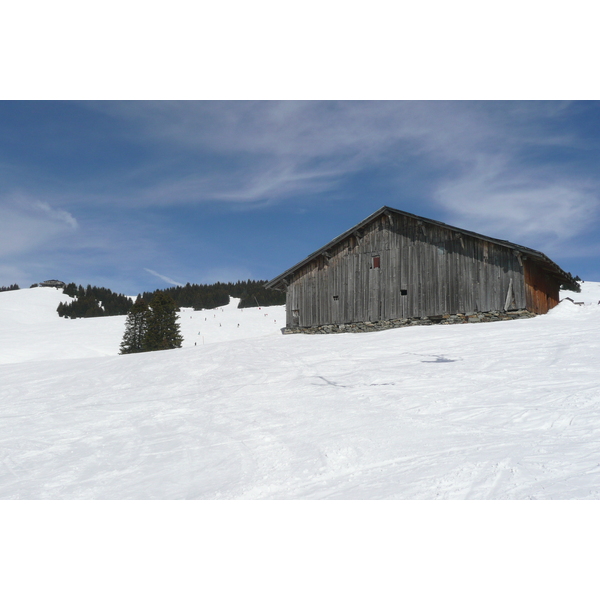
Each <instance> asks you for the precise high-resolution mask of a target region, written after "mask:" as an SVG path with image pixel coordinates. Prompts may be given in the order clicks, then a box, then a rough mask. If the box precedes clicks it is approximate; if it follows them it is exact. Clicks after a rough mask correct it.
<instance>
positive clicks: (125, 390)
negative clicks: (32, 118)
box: [0, 283, 600, 499]
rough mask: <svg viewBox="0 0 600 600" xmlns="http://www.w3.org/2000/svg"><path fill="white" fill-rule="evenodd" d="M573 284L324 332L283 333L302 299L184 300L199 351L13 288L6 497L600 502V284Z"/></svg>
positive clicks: (4, 308)
mask: <svg viewBox="0 0 600 600" xmlns="http://www.w3.org/2000/svg"><path fill="white" fill-rule="evenodd" d="M11 295H12V296H11ZM568 295H570V296H571V297H573V299H574V300H575V301H577V302H580V301H584V302H586V304H585V305H583V306H579V305H575V304H572V303H570V302H563V303H561V304H560V305H559V306H558V307H557V308H555V309H554V310H552V311H551V312H550V313H549V314H548V315H544V316H539V317H536V318H535V319H528V320H521V321H511V322H501V323H481V324H468V325H455V326H441V325H440V326H430V327H412V328H404V329H397V330H389V331H382V332H374V333H361V334H336V335H322V336H302V335H292V336H281V335H279V329H280V327H283V325H284V308H283V307H268V308H263V309H262V310H260V311H259V310H258V309H245V310H244V311H243V313H242V311H241V310H237V309H235V308H234V306H233V305H232V304H230V305H229V306H228V307H224V309H223V310H220V309H217V310H216V311H198V312H194V313H192V311H186V310H183V311H182V313H181V321H180V322H181V325H182V330H183V332H184V336H185V344H184V346H185V347H184V348H181V349H177V350H170V351H165V352H153V353H145V354H137V355H127V356H116V353H117V351H118V344H119V342H120V339H121V336H122V332H123V325H124V317H102V318H98V319H77V320H75V321H72V320H68V319H59V318H58V316H56V313H55V312H54V315H50V312H49V309H50V305H51V304H52V306H51V309H52V311H55V310H56V306H57V305H58V302H59V301H61V298H60V297H59V296H61V294H60V293H59V292H58V296H57V294H56V290H44V289H39V288H37V289H34V290H19V291H16V292H4V293H2V294H0V319H1V323H2V328H1V331H2V334H1V335H2V338H1V342H2V343H1V345H0V347H1V348H2V350H1V352H0V362H2V363H4V364H0V382H1V387H0V440H2V443H1V444H0V498H57V499H58V498H106V499H108V498H110V499H124V498H137V499H145V498H161V499H178V498H206V499H222V498H251V499H261V498H281V499H284V498H315V499H318V498H355V499H379V498H411V499H430V498H445V499H463V498H469V499H471V498H474V499H475V498H476V499H486V498H494V499H517V498H519V499H521V498H548V499H550V498H553V499H561V498H562V499H570V498H598V497H599V496H600V434H599V433H598V423H600V377H599V376H598V368H597V358H598V355H599V345H600V306H599V305H598V304H597V302H598V300H600V284H598V283H586V284H584V290H583V292H582V294H580V295H574V294H572V293H568ZM6 296H8V297H9V298H8V299H6V298H5V297H6ZM574 296H576V297H574ZM56 298H58V299H56ZM51 300H52V301H51ZM54 300H56V302H54ZM265 313H266V315H267V316H265ZM44 315H46V316H44ZM50 317H52V318H50ZM188 317H192V318H191V319H190V318H188ZM211 318H212V321H211V320H210V319H211ZM271 318H272V320H271ZM205 319H206V320H205ZM187 321H189V323H187ZM274 321H277V322H276V323H275V322H274ZM238 322H239V324H240V327H239V328H238V327H237V324H238ZM218 323H220V326H218V325H217V324H218ZM198 331H200V332H201V333H200V335H198ZM203 335H204V336H205V340H204V344H203V345H201V344H200V343H199V341H200V339H201V338H202V336H203ZM219 336H220V337H219ZM194 343H196V344H197V345H196V346H194ZM115 344H116V349H115ZM12 347H14V348H16V353H15V354H13V353H12ZM73 355H76V356H73Z"/></svg>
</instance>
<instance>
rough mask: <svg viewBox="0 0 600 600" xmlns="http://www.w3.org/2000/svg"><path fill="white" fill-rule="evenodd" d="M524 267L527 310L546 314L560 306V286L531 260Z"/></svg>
mask: <svg viewBox="0 0 600 600" xmlns="http://www.w3.org/2000/svg"><path fill="white" fill-rule="evenodd" d="M524 266H525V296H526V303H527V310H529V311H531V312H533V313H537V314H545V313H547V312H548V311H549V310H550V309H551V308H554V307H555V306H556V305H557V304H558V302H559V289H560V286H559V285H558V283H557V282H556V281H555V280H554V279H552V278H551V277H549V276H548V275H547V274H546V273H545V272H544V271H543V270H542V269H541V268H540V267H539V266H537V265H536V264H534V263H533V262H531V261H530V260H526V261H525V263H524Z"/></svg>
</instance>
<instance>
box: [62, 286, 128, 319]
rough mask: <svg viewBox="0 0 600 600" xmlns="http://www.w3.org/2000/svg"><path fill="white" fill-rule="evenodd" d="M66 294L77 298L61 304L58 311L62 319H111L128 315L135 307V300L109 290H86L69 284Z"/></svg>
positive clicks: (96, 288)
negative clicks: (115, 316)
mask: <svg viewBox="0 0 600 600" xmlns="http://www.w3.org/2000/svg"><path fill="white" fill-rule="evenodd" d="M63 293H64V294H67V296H70V297H71V298H75V300H73V302H70V303H69V302H64V303H63V302H61V303H60V304H59V305H58V308H57V309H56V310H57V312H58V315H59V316H60V317H65V318H67V317H69V318H71V319H76V318H78V317H110V316H114V315H126V314H127V313H128V312H129V310H130V309H131V307H132V306H133V300H132V299H131V298H128V297H127V296H124V295H123V294H117V293H115V292H113V291H111V290H109V289H107V288H103V287H96V286H91V285H88V286H87V287H86V288H84V287H83V286H81V285H80V286H78V285H77V284H75V283H69V284H68V285H67V286H66V287H65V289H64V290H63Z"/></svg>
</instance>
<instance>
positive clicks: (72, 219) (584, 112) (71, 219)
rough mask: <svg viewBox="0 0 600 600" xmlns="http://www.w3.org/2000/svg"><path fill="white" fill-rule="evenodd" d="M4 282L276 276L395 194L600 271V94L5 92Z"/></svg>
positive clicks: (598, 275) (1, 105)
mask: <svg viewBox="0 0 600 600" xmlns="http://www.w3.org/2000/svg"><path fill="white" fill-rule="evenodd" d="M0 123H1V127H0V285H9V284H12V283H18V284H19V285H21V286H22V287H26V286H29V285H30V284H31V283H34V282H39V281H42V280H44V279H50V278H57V279H62V280H64V281H76V282H77V283H82V284H84V285H85V284H87V283H91V284H93V285H100V286H106V287H110V288H111V289H113V290H114V291H118V292H122V293H126V294H136V293H138V292H141V291H145V290H153V289H156V288H161V287H167V286H169V285H172V284H175V283H181V284H185V283H186V282H188V281H189V282H192V283H211V282H214V281H217V280H221V281H235V280H238V279H247V278H253V279H271V278H272V277H275V276H276V275H278V274H279V273H281V272H282V271H284V270H285V269H287V268H288V267H290V266H292V265H293V264H294V263H296V262H298V261H300V260H302V259H303V258H304V257H306V256H307V255H308V254H310V253H311V252H313V251H314V250H316V249H317V248H318V247H320V246H321V245H323V244H325V243H326V242H328V241H329V240H331V239H332V238H334V237H335V236H337V235H339V234H340V233H342V232H343V231H345V230H346V229H348V228H349V227H351V226H352V225H354V224H355V223H357V222H358V221H360V220H362V219H364V218H365V217H366V216H368V215H369V214H370V213H372V212H374V211H375V210H377V209H378V208H380V207H381V206H383V205H389V206H392V207H394V208H398V209H401V210H405V211H408V212H412V213H416V214H418V215H422V216H425V217H429V218H433V219H437V220H441V221H444V222H446V223H449V224H452V225H456V226H458V227H463V228H465V229H470V230H473V231H477V232H479V233H482V234H486V235H490V236H493V237H499V238H502V239H508V240H510V241H512V242H515V243H519V244H523V245H525V246H529V247H531V248H535V249H536V250H540V251H542V252H544V253H546V254H547V255H548V256H549V257H550V258H551V259H553V260H554V261H556V262H557V263H558V264H559V265H560V266H561V267H563V268H564V269H565V270H567V271H571V272H572V273H573V274H574V275H575V274H578V275H579V276H580V277H582V278H583V279H587V280H596V281H599V280H600V265H599V260H598V259H599V257H600V200H599V194H598V189H599V181H598V180H599V178H600V168H599V167H600V151H599V150H600V148H599V146H600V104H599V103H598V102H549V101H524V102H489V101H482V102H476V101H465V102H461V101H448V102H442V101H431V102H420V101H398V102H396V101H365V102H359V101H341V102H332V101H323V102H312V101H299V102H293V101H282V102H276V101H265V102H260V101H256V102H243V101H222V102H221V101H198V102H196V101H183V102H160V101H159V102H151V101H139V102H138V101H118V102H112V101H99V102H90V101H83V102H75V101H27V102H21V101H2V102H0Z"/></svg>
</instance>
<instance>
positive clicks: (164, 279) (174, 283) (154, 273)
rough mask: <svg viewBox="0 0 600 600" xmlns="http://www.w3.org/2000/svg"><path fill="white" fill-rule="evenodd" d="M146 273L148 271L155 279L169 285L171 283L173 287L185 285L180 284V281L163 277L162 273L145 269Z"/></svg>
mask: <svg viewBox="0 0 600 600" xmlns="http://www.w3.org/2000/svg"><path fill="white" fill-rule="evenodd" d="M144 271H147V272H148V273H150V275H154V276H155V277H158V278H159V279H162V280H163V281H166V282H167V283H170V284H171V285H178V286H183V285H185V284H183V283H179V281H175V280H174V279H171V278H170V277H167V276H166V275H161V274H160V273H157V272H156V271H153V270H152V269H146V268H145V267H144Z"/></svg>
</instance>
